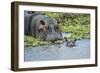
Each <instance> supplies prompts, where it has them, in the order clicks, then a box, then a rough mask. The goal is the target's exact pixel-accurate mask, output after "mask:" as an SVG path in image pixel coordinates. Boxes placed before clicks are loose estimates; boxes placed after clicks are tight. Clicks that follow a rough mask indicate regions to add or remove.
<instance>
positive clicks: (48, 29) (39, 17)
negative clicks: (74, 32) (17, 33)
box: [24, 12, 62, 41]
mask: <svg viewBox="0 0 100 73" xmlns="http://www.w3.org/2000/svg"><path fill="white" fill-rule="evenodd" d="M24 34H25V35H31V36H33V37H36V38H40V39H42V40H48V41H56V40H60V39H62V34H61V32H60V30H59V29H58V26H57V23H56V21H55V20H54V19H52V18H50V17H48V16H47V15H44V14H42V13H38V12H36V13H31V14H30V13H28V12H25V13H24Z"/></svg>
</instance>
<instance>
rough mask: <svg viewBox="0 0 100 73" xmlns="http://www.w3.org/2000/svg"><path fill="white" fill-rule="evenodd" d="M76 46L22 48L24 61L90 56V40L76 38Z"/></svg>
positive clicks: (86, 57) (84, 57)
mask: <svg viewBox="0 0 100 73" xmlns="http://www.w3.org/2000/svg"><path fill="white" fill-rule="evenodd" d="M76 45H77V47H75V48H71V47H66V43H63V44H61V45H51V46H39V47H33V48H25V49H24V61H42V60H43V61H44V60H71V59H88V58H90V40H88V39H85V40H77V41H76Z"/></svg>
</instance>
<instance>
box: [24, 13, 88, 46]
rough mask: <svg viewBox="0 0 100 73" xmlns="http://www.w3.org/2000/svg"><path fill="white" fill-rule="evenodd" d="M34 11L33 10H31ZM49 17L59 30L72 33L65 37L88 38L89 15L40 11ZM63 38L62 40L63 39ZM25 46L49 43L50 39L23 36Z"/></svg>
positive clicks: (73, 38) (74, 38)
mask: <svg viewBox="0 0 100 73" xmlns="http://www.w3.org/2000/svg"><path fill="white" fill-rule="evenodd" d="M33 13H34V12H33ZM41 13H43V14H45V15H47V16H49V17H50V18H52V19H54V20H55V21H56V23H57V25H58V26H59V28H60V30H61V32H70V33H72V35H71V37H65V39H71V40H78V39H90V15H89V14H79V13H56V12H41ZM65 39H64V40H65ZM64 40H58V41H56V42H53V44H54V43H58V44H59V43H63V42H64ZM24 42H25V44H24V46H25V47H35V46H39V45H51V44H52V42H50V41H43V40H40V39H37V38H34V37H31V36H25V37H24Z"/></svg>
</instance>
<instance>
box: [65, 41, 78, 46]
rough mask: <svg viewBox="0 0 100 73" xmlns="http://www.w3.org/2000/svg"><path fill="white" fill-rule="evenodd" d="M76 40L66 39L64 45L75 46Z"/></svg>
mask: <svg viewBox="0 0 100 73" xmlns="http://www.w3.org/2000/svg"><path fill="white" fill-rule="evenodd" d="M75 42H76V40H66V46H67V47H75V46H76V44H75Z"/></svg>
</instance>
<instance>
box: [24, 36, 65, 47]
mask: <svg viewBox="0 0 100 73" xmlns="http://www.w3.org/2000/svg"><path fill="white" fill-rule="evenodd" d="M63 42H64V40H57V41H55V42H50V41H46V40H45V41H43V40H41V39H37V38H34V37H32V36H24V47H36V46H41V45H52V44H61V43H63Z"/></svg>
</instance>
